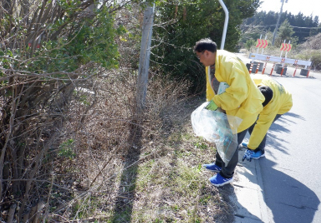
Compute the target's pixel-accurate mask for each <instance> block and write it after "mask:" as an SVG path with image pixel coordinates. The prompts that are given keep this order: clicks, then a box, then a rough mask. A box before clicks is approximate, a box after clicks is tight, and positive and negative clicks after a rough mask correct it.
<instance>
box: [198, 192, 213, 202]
mask: <svg viewBox="0 0 321 223" xmlns="http://www.w3.org/2000/svg"><path fill="white" fill-rule="evenodd" d="M211 199H212V196H211V195H210V194H205V195H204V196H202V197H201V199H200V204H202V205H206V204H207V203H208V202H209V201H210V200H211Z"/></svg>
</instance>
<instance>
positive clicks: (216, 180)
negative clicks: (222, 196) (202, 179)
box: [209, 173, 233, 187]
mask: <svg viewBox="0 0 321 223" xmlns="http://www.w3.org/2000/svg"><path fill="white" fill-rule="evenodd" d="M209 180H210V182H211V184H213V185H214V186H216V187H220V186H223V185H225V184H229V183H231V182H233V177H231V178H224V177H222V175H221V174H220V173H218V174H216V175H214V176H213V177H211V178H210V179H209Z"/></svg>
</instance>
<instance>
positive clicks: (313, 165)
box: [243, 58, 321, 223]
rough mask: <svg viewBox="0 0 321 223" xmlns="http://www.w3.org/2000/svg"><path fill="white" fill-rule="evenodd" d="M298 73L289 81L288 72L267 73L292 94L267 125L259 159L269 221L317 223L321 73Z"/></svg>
mask: <svg viewBox="0 0 321 223" xmlns="http://www.w3.org/2000/svg"><path fill="white" fill-rule="evenodd" d="M243 59H244V58H243ZM245 60H246V58H245ZM271 67H272V64H268V67H267V69H266V73H267V74H270V70H271ZM299 71H300V70H297V72H296V75H295V76H294V77H293V72H294V68H288V72H287V75H286V76H284V75H283V76H282V77H281V76H280V75H277V74H276V73H275V72H273V75H272V78H274V79H275V80H277V81H278V82H279V83H281V84H283V85H284V86H285V88H287V89H288V90H289V91H290V92H291V93H292V96H293V107H292V109H291V110H290V111H289V112H288V113H286V114H284V115H282V116H281V118H279V119H278V120H277V121H276V122H275V123H274V124H273V125H272V126H271V128H270V130H269V132H268V139H267V146H266V153H265V154H266V157H265V158H262V159H260V160H259V165H260V169H261V173H260V174H261V176H262V179H263V183H262V185H261V187H262V190H263V193H264V200H265V203H266V205H267V207H268V209H269V210H270V217H269V218H270V219H271V222H275V223H310V222H315V223H319V222H321V211H320V210H319V206H320V200H321V187H320V185H321V171H320V170H321V162H320V158H321V74H320V73H315V72H311V73H310V77H309V78H306V77H305V76H301V75H299V73H300V72H299Z"/></svg>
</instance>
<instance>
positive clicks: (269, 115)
mask: <svg viewBox="0 0 321 223" xmlns="http://www.w3.org/2000/svg"><path fill="white" fill-rule="evenodd" d="M252 79H253V81H254V82H255V84H256V85H257V86H258V88H259V89H260V91H261V93H262V94H263V95H264V97H265V101H264V102H263V110H262V111H261V112H260V115H259V117H258V119H257V121H256V123H255V124H254V125H253V126H251V127H250V128H249V133H250V135H251V136H250V139H249V142H248V144H247V148H248V149H247V150H246V151H245V154H244V157H243V160H244V159H247V160H249V161H251V159H259V158H261V157H264V156H265V154H264V153H265V151H264V147H265V143H266V134H267V131H268V130H269V128H270V126H271V125H272V123H273V122H275V121H276V120H277V119H278V118H279V117H280V116H281V115H282V114H284V113H286V112H288V111H290V109H291V108H292V105H293V102H292V94H291V93H290V92H288V91H287V90H286V89H285V88H284V86H283V85H282V84H280V83H278V82H277V81H276V80H273V79H272V78H270V77H268V76H264V75H253V76H252Z"/></svg>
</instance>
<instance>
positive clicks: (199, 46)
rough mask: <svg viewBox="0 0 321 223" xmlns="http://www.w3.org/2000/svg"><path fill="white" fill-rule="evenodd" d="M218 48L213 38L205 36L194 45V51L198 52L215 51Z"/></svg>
mask: <svg viewBox="0 0 321 223" xmlns="http://www.w3.org/2000/svg"><path fill="white" fill-rule="evenodd" d="M216 49H217V45H216V43H215V42H214V41H213V40H211V39H210V38H205V39H201V40H199V41H197V42H196V44H195V46H194V53H196V52H198V53H200V52H203V51H205V50H208V51H210V52H212V53H215V52H216Z"/></svg>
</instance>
